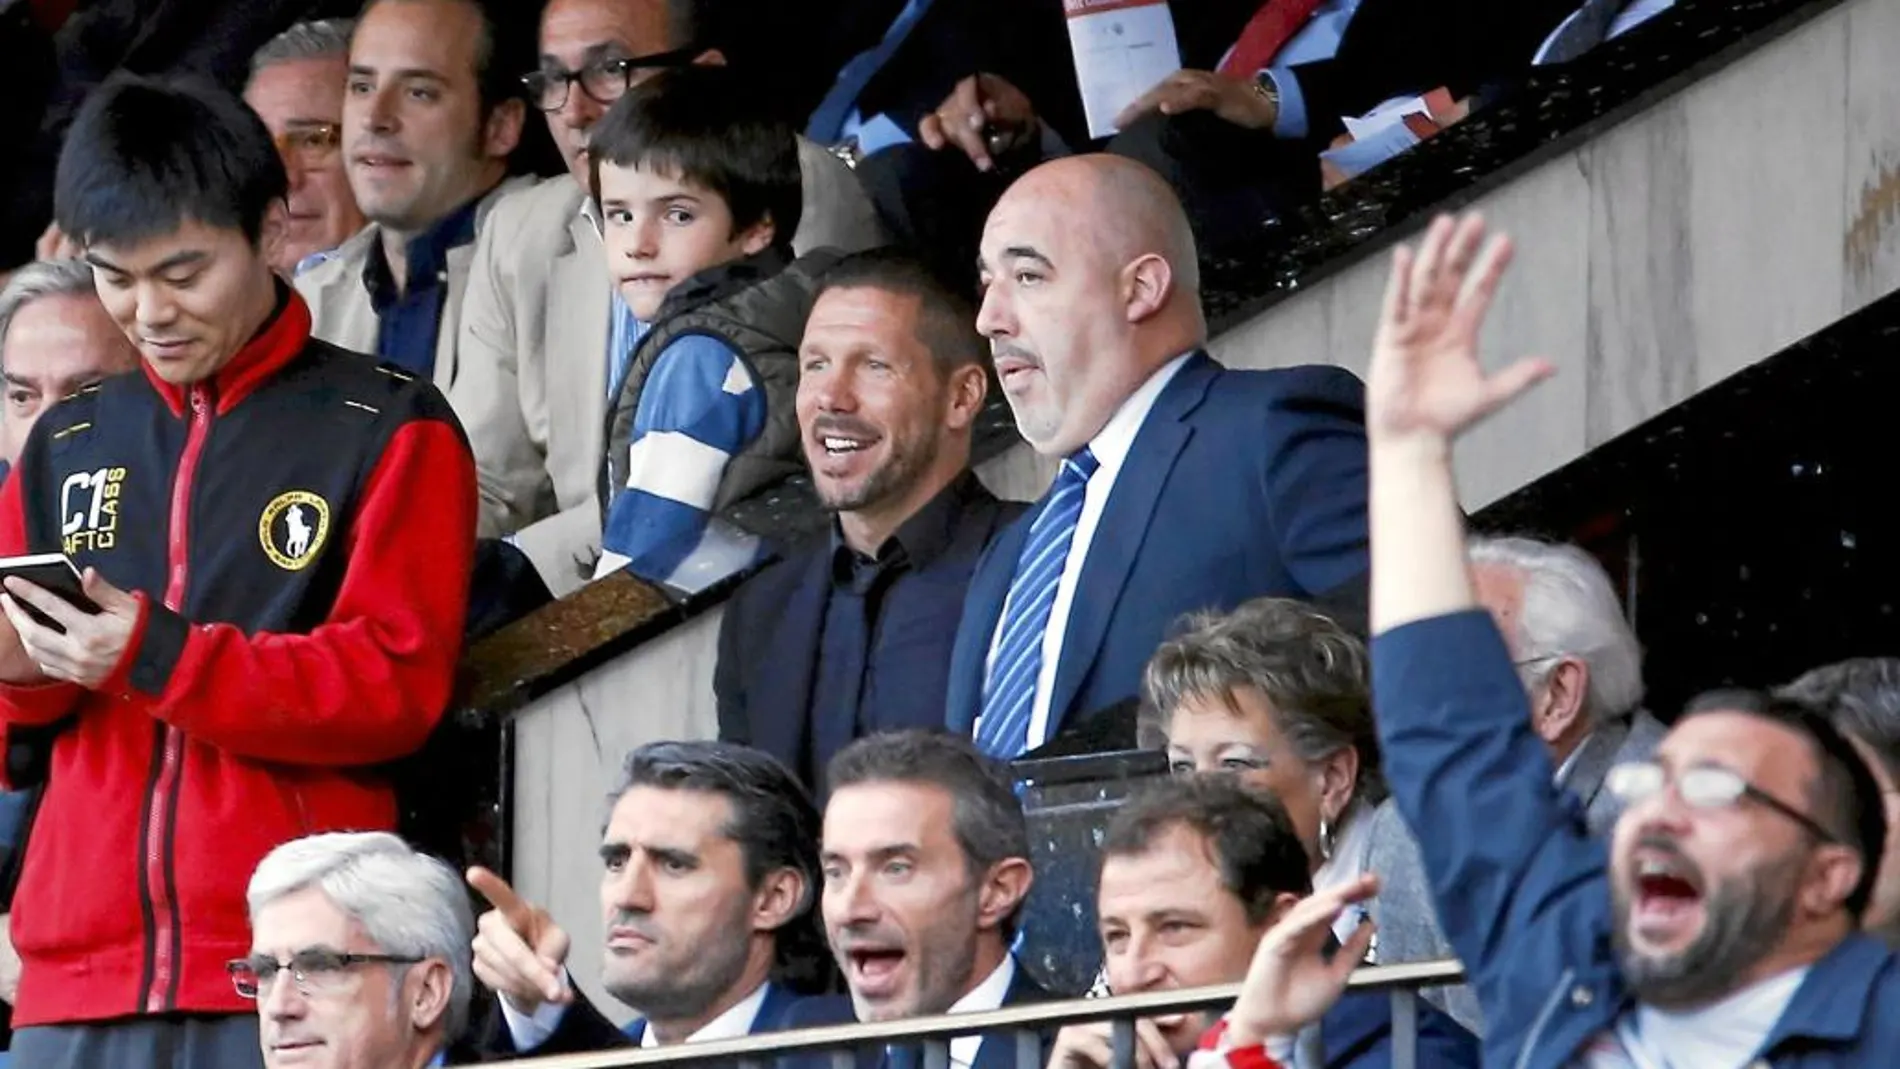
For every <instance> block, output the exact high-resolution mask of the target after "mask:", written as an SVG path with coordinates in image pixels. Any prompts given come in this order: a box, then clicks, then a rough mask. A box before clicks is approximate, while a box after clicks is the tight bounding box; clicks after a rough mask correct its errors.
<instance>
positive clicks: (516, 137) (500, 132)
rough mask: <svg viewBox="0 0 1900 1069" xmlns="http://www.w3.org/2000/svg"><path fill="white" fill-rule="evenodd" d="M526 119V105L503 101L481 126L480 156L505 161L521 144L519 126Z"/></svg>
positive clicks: (517, 101)
mask: <svg viewBox="0 0 1900 1069" xmlns="http://www.w3.org/2000/svg"><path fill="white" fill-rule="evenodd" d="M527 119H528V105H527V104H526V103H524V102H522V101H520V100H513V99H509V100H504V101H502V102H501V103H499V104H497V105H495V107H494V109H493V110H491V111H490V112H489V113H488V121H487V122H485V123H483V124H482V154H483V155H485V156H487V157H488V158H489V159H492V160H505V159H507V158H508V157H509V155H510V154H512V153H513V152H514V150H515V149H516V147H518V146H519V145H520V144H521V126H522V124H523V123H525V122H526V121H527Z"/></svg>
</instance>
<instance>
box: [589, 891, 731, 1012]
mask: <svg viewBox="0 0 1900 1069" xmlns="http://www.w3.org/2000/svg"><path fill="white" fill-rule="evenodd" d="M749 905H750V903H749V902H748V901H746V900H743V899H742V900H741V901H740V902H739V908H738V909H737V910H735V915H734V916H732V917H731V918H728V920H727V921H726V922H725V923H723V924H720V925H718V926H717V927H715V928H713V929H712V930H713V931H716V932H720V933H728V932H729V933H745V936H744V937H743V938H732V939H720V940H717V941H714V942H710V943H707V944H704V945H702V946H699V947H696V948H694V950H693V955H692V957H691V958H690V959H689V960H688V961H687V962H685V963H683V967H682V968H678V969H676V970H673V971H670V972H669V971H662V972H660V973H658V974H656V975H653V976H650V977H642V978H640V979H639V980H634V981H615V980H611V979H607V978H603V982H602V986H603V987H605V988H606V989H607V993H608V994H609V995H612V996H613V997H614V998H616V999H619V1000H620V1001H621V1002H623V1003H625V1004H626V1005H628V1006H631V1007H633V1008H634V1009H635V1010H638V1011H639V1013H640V1015H641V1016H642V1017H645V1018H647V1019H648V1020H654V1021H688V1020H693V1019H695V1018H698V1017H701V1016H704V1015H705V1013H706V1011H707V1010H709V1009H711V1008H712V1007H713V1005H714V1004H715V1003H717V1002H718V1001H719V1000H720V999H721V998H722V997H724V996H725V995H726V994H727V993H729V992H730V991H731V990H732V988H733V986H734V985H735V984H737V983H738V982H739V978H740V977H742V976H744V975H745V969H746V963H747V962H748V961H749V960H750V958H751V952H752V946H751V938H750V933H751V930H752V926H751V923H750V917H751V911H750V909H749Z"/></svg>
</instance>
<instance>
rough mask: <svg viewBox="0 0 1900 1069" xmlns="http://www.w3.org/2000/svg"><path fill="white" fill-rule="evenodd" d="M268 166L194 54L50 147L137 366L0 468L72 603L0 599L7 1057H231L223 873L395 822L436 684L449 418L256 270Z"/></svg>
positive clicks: (248, 117) (237, 932) (460, 508)
mask: <svg viewBox="0 0 1900 1069" xmlns="http://www.w3.org/2000/svg"><path fill="white" fill-rule="evenodd" d="M285 192H286V178H285V173H284V167H283V163H282V161H281V160H280V159H279V158H278V155H277V152H276V149H275V147H274V146H273V145H272V143H271V138H270V135H269V133H268V131H266V130H265V128H264V125H263V123H262V122H261V121H260V120H259V119H258V118H257V117H256V115H254V114H252V113H251V112H250V111H249V110H247V109H246V108H244V107H243V105H242V104H240V103H239V102H238V101H237V100H236V99H235V98H233V97H230V96H227V95H225V94H223V93H222V92H219V91H217V90H215V89H210V88H199V87H197V86H194V85H190V84H187V83H174V82H165V81H158V80H152V79H143V78H131V77H121V78H116V79H114V80H113V81H111V82H108V83H107V85H105V86H104V87H102V88H101V89H100V90H99V91H98V92H97V93H96V94H95V95H94V96H93V97H92V99H91V100H90V101H88V103H87V104H86V106H85V108H84V109H83V110H82V111H81V112H80V114H79V116H78V118H77V120H76V121H75V123H74V126H73V129H72V132H71V135H70V137H69V139H68V141H67V143H66V148H65V150H64V153H63V155H62V157H61V160H60V166H59V171H58V181H57V186H56V191H55V206H56V213H57V221H58V224H59V226H60V228H61V229H62V230H63V231H65V233H66V234H68V235H70V236H71V237H72V239H73V240H74V241H76V242H77V243H79V245H80V246H81V247H82V248H83V249H84V250H85V252H84V255H85V258H86V260H87V261H88V262H89V263H90V264H91V265H92V268H93V272H94V280H95V282H96V284H97V289H98V292H99V297H100V300H101V301H102V302H103V303H104V304H105V307H106V310H107V312H108V313H109V314H110V315H111V317H112V319H113V320H114V321H115V322H116V323H117V324H118V326H119V329H120V330H122V331H124V332H125V334H126V336H127V337H128V338H129V339H130V340H131V341H132V343H133V344H134V345H135V346H136V347H137V348H138V350H139V353H140V356H141V357H142V359H143V361H144V374H134V375H122V376H118V377H116V378H112V379H109V380H107V381H105V382H103V383H101V384H99V385H97V386H93V387H90V388H88V389H86V390H83V391H81V392H80V393H79V394H78V395H76V396H75V397H73V398H71V399H68V400H67V401H65V402H63V403H61V404H60V405H59V406H57V407H55V408H54V409H52V410H51V411H49V412H47V413H46V414H45V415H44V416H43V417H42V418H41V420H40V421H39V423H38V425H37V426H35V427H34V430H33V433H32V435H31V437H30V438H29V439H28V441H27V445H26V449H25V451H24V453H23V454H22V456H21V458H20V463H19V466H18V468H17V470H16V474H15V476H14V477H13V478H12V479H10V480H9V481H8V482H7V483H6V484H5V487H4V489H0V555H7V556H11V555H15V554H21V553H63V554H65V556H66V557H68V558H69V559H71V560H72V561H73V563H74V564H75V565H77V566H78V567H80V568H81V569H83V586H84V590H85V593H86V595H87V596H88V597H89V598H90V600H91V601H92V602H93V603H94V605H95V606H96V609H97V611H92V612H88V611H84V610H82V609H80V608H77V607H75V606H73V605H71V604H69V603H67V602H66V601H65V600H63V599H62V598H60V597H59V596H56V595H54V594H51V593H48V592H47V591H46V590H44V589H42V588H40V587H38V586H35V585H34V584H32V583H29V582H26V581H24V580H22V579H19V578H17V577H15V578H10V579H8V580H6V583H5V589H4V594H0V609H4V612H5V616H6V623H4V624H0V721H3V722H4V723H5V724H6V726H7V729H8V734H9V736H10V740H9V741H10V742H12V743H13V744H14V746H15V748H17V747H18V746H20V745H22V744H27V743H28V742H29V739H31V740H36V741H35V742H33V743H32V744H35V745H37V746H39V747H40V748H41V749H42V751H44V750H46V749H48V748H50V754H51V758H50V762H51V764H50V767H51V772H50V774H49V775H48V777H47V779H46V794H45V797H44V801H43V802H42V803H41V808H40V813H39V818H38V825H37V827H38V829H39V834H36V835H35V836H34V837H33V838H32V840H31V841H30V844H29V846H28V860H27V865H26V870H25V875H24V878H23V880H22V882H21V885H20V889H19V893H18V898H17V906H18V910H17V913H16V915H15V924H14V927H13V935H14V939H15V941H16V943H17V945H18V948H19V952H20V956H21V958H22V960H23V961H24V964H25V974H24V976H23V978H22V980H21V984H20V997H19V1002H18V1005H17V1006H16V1008H15V1009H16V1017H15V1021H16V1024H18V1025H21V1026H23V1027H22V1030H21V1031H20V1033H19V1034H18V1035H17V1036H16V1038H15V1047H14V1049H15V1051H16V1054H17V1057H18V1058H19V1060H20V1061H21V1062H23V1063H25V1064H30V1065H34V1066H47V1067H63V1066H74V1067H78V1066H98V1065H111V1066H115V1067H117V1066H130V1067H135V1069H136V1067H143V1066H173V1065H176V1066H180V1067H184V1066H199V1065H244V1064H255V1063H256V1061H257V1018H256V1015H255V1012H254V1009H253V1007H252V1005H251V1004H250V1003H249V1002H248V1001H247V1000H245V999H244V998H242V997H240V996H239V995H238V993H237V992H236V991H235V990H234V989H233V988H232V985H231V983H230V981H229V979H228V978H227V976H226V975H225V963H226V962H227V961H229V960H230V959H233V958H238V957H242V956H243V955H245V954H246V953H248V952H249V946H250V936H249V931H248V925H247V920H246V917H247V915H246V910H245V903H244V886H243V879H242V878H241V876H242V874H243V873H245V872H247V871H250V869H252V868H254V867H255V866H256V864H257V862H258V861H259V860H260V859H262V858H263V857H264V855H265V854H267V853H269V852H270V850H271V849H273V848H274V847H276V846H277V845H279V844H281V843H284V842H286V841H288V840H290V839H294V838H298V837H299V836H302V835H307V834H311V833H315V832H321V831H329V830H339V829H388V828H392V827H393V826H394V824H395V819H396V809H395V799H394V797H393V795H392V792H391V790H390V788H389V786H388V785H387V783H386V781H385V780H384V779H382V778H381V777H380V776H379V775H377V774H376V773H375V772H374V767H375V766H377V765H380V764H383V763H386V762H389V761H392V760H394V759H396V758H398V757H402V756H404V755H406V754H408V753H410V752H412V751H414V750H415V749H417V748H418V747H420V746H421V744H422V742H423V740H424V739H425V738H426V737H427V736H428V734H429V732H430V730H431V729H432V728H433V727H434V726H435V723H436V721H437V720H438V719H439V718H440V716H441V714H442V711H443V708H444V706H445V705H446V703H447V701H448V698H449V692H450V687H451V684H452V682H453V676H454V668H455V662H456V658H457V655H458V653H459V646H460V641H459V639H460V633H461V625H462V620H463V615H464V612H465V606H466V601H467V593H468V591H467V580H468V572H469V566H470V558H471V556H472V552H473V537H472V536H473V531H474V526H473V525H474V514H475V489H474V471H473V464H472V461H471V460H470V457H469V454H468V447H467V445H466V444H465V442H464V441H463V439H462V435H461V429H460V428H459V427H458V426H457V424H456V422H455V419H454V417H453V416H452V415H450V413H449V411H448V408H447V405H446V403H445V402H444V401H443V400H442V397H441V396H440V395H439V394H438V393H437V392H436V391H435V389H434V388H433V387H431V386H430V385H428V384H427V383H425V382H420V381H417V380H416V379H414V378H413V377H411V376H409V375H406V374H402V373H400V372H397V371H394V370H392V369H389V368H379V367H378V366H376V365H375V364H374V363H373V362H371V361H369V360H367V359H365V358H364V357H362V356H361V355H359V354H356V353H350V352H347V351H344V350H340V349H337V348H334V347H332V346H329V345H326V344H324V343H322V342H318V341H315V340H313V339H312V338H311V337H310V312H309V310H308V308H307V307H306V306H305V305H304V303H303V301H302V299H301V298H299V297H298V296H297V295H296V294H294V293H293V292H291V291H290V289H289V288H288V287H287V286H285V285H283V284H282V283H281V282H279V281H278V280H277V277H276V276H275V275H274V274H273V273H272V270H271V266H270V264H271V259H272V257H273V255H274V254H276V253H277V252H278V251H279V246H280V245H281V243H282V241H283V238H284V233H285V229H286V214H287V211H288V209H287V207H286V204H285V200H284V198H285ZM22 736H27V737H29V738H25V739H23V737H22ZM9 764H10V767H29V766H24V765H15V764H13V763H11V762H10V763H9ZM16 786H17V784H16ZM283 975H285V976H286V978H287V974H283ZM309 1024H310V1028H309V1029H308V1030H309V1031H310V1032H311V1037H312V1038H314V1039H321V1038H322V1036H321V1035H320V1034H319V1033H321V1032H322V1028H323V1021H321V1020H319V1019H318V1018H317V1015H314V1014H313V1016H312V1019H311V1021H310V1022H309Z"/></svg>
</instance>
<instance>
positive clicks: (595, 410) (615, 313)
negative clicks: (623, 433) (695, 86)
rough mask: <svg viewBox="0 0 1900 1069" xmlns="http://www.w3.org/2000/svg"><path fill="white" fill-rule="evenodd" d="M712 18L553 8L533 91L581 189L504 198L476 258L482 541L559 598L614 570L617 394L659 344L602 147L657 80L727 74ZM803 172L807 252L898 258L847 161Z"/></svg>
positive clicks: (545, 18)
mask: <svg viewBox="0 0 1900 1069" xmlns="http://www.w3.org/2000/svg"><path fill="white" fill-rule="evenodd" d="M708 8H709V6H708V5H707V4H706V3H705V0H549V3H548V4H547V7H546V8H545V9H544V11H543V12H542V16H541V44H540V48H541V59H540V66H539V68H538V69H537V70H536V71H535V72H533V73H531V74H529V75H527V76H526V77H525V78H523V79H522V81H523V84H524V85H525V86H526V88H527V91H528V97H529V101H530V103H532V104H533V105H534V106H536V107H538V108H539V109H540V110H541V111H542V113H543V114H545V115H546V116H547V122H548V129H549V131H550V132H551V133H552V134H553V136H554V142H555V144H556V145H557V146H559V147H560V150H561V153H562V155H563V157H564V158H565V159H566V160H567V163H568V170H569V174H568V175H566V176H562V177H558V178H552V179H549V180H547V181H545V182H543V183H541V184H540V185H539V186H536V187H534V188H533V189H531V190H527V191H524V192H521V193H515V194H511V195H510V196H508V197H506V198H504V199H502V200H501V201H500V202H499V203H498V204H496V206H495V210H494V211H493V213H491V215H490V216H489V218H488V220H487V222H486V223H485V225H484V226H483V228H482V234H481V236H480V239H479V240H478V242H477V243H476V248H475V263H474V266H473V268H472V270H471V272H470V276H469V282H468V289H467V292H466V294H465V298H464V302H463V309H462V319H461V338H460V342H459V345H458V350H459V353H460V360H461V372H460V374H459V377H458V380H457V382H456V384H455V387H454V388H453V389H452V390H451V391H450V394H449V400H450V402H451V403H452V404H453V405H454V406H455V410H456V412H457V414H458V415H460V416H461V418H462V423H463V425H464V426H465V427H467V428H468V433H469V439H470V442H471V444H472V445H473V447H474V450H475V456H476V463H477V468H478V471H479V473H480V478H481V493H482V516H481V534H482V535H483V536H484V537H500V536H508V537H509V540H510V541H511V542H513V543H514V545H515V546H516V547H517V548H518V549H520V550H521V552H523V553H524V554H526V555H527V557H528V559H529V560H531V561H532V562H533V564H534V567H535V570H536V571H537V572H539V574H540V576H541V579H542V580H543V581H544V582H545V583H546V584H547V586H548V589H549V590H550V591H551V592H552V593H553V594H554V595H556V596H557V597H558V596H560V595H562V594H565V593H568V592H570V591H572V590H575V589H578V588H579V587H580V586H581V585H582V584H583V583H584V582H585V581H586V580H587V579H588V578H590V577H592V575H593V573H594V564H595V561H596V560H597V559H598V557H599V556H600V535H601V526H602V517H601V511H600V499H599V486H600V484H599V479H600V470H601V468H600V466H601V461H602V459H603V452H604V450H605V448H606V443H605V425H606V416H607V399H608V398H607V395H608V389H609V386H610V385H611V384H612V383H613V382H614V381H617V379H616V376H615V375H614V374H613V372H614V371H615V370H616V369H617V368H620V367H622V366H624V364H625V362H626V361H627V360H628V359H629V358H630V357H631V355H632V353H633V349H634V346H635V343H636V342H638V341H639V339H640V337H641V336H642V335H643V334H644V332H645V327H644V325H642V324H641V323H640V322H638V321H637V320H636V319H635V318H634V316H633V314H632V312H631V311H629V310H628V308H627V306H626V304H625V303H624V302H623V301H622V300H621V298H620V296H619V293H618V291H617V290H616V289H615V286H614V281H613V277H612V276H611V275H610V274H609V273H608V270H607V259H606V251H605V248H604V246H603V245H602V241H601V226H600V223H601V220H600V215H599V212H598V210H597V209H596V207H595V205H594V203H593V200H592V197H591V196H590V194H589V189H590V182H591V179H590V178H589V174H588V160H587V138H588V134H589V132H590V131H591V130H592V129H593V127H594V125H595V124H596V123H598V122H599V121H600V118H601V116H603V115H605V114H606V112H607V108H608V107H609V106H611V105H612V104H613V102H614V101H615V100H618V99H619V98H620V96H621V94H623V93H625V92H626V90H627V87H628V86H630V85H632V84H634V83H635V82H638V81H641V80H643V79H645V78H646V77H648V76H650V75H651V74H652V73H653V72H654V71H656V70H659V69H662V68H664V67H668V66H678V65H681V64H687V63H724V62H725V57H724V54H723V53H722V52H721V51H720V50H719V49H718V48H717V47H716V46H717V43H718V41H719V40H720V39H721V37H722V36H723V34H722V32H721V30H720V29H719V27H716V26H714V25H713V24H712V23H711V22H710V21H709V19H710V18H711V16H710V12H709V10H708ZM765 91H766V90H765V88H764V86H763V85H762V88H761V92H762V93H763V92H765ZM765 106H766V102H765V101H764V100H763V99H762V100H761V107H765ZM799 165H800V167H801V169H802V170H803V173H804V204H803V210H802V211H801V212H800V216H799V218H800V225H799V229H798V232H797V233H796V234H795V235H794V236H793V239H792V248H793V251H794V252H796V253H799V254H801V255H802V254H803V253H805V252H808V251H810V250H811V249H814V248H819V247H822V246H831V247H834V248H839V249H843V250H846V251H853V250H858V249H864V248H869V247H871V246H874V245H878V244H882V243H883V235H882V231H881V229H880V228H879V225H878V222H877V216H876V213H875V212H874V211H873V210H872V208H871V204H870V202H869V200H868V199H867V198H866V197H865V195H864V192H863V190H862V189H861V188H859V186H858V183H857V178H856V176H855V175H853V174H852V173H851V171H850V170H849V169H848V168H846V167H845V166H844V164H843V163H842V162H841V161H839V160H838V159H836V158H835V157H833V156H832V155H831V154H830V153H828V152H826V151H825V150H824V149H822V148H820V147H818V146H817V145H815V144H812V143H811V142H809V141H805V140H803V139H800V142H799Z"/></svg>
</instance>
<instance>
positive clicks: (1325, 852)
mask: <svg viewBox="0 0 1900 1069" xmlns="http://www.w3.org/2000/svg"><path fill="white" fill-rule="evenodd" d="M1336 838H1337V836H1335V835H1334V834H1333V822H1332V821H1330V820H1327V819H1326V818H1325V817H1321V818H1319V859H1320V860H1321V861H1331V860H1332V859H1333V847H1334V846H1335V845H1336V844H1335V841H1334V840H1335V839H1336Z"/></svg>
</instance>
